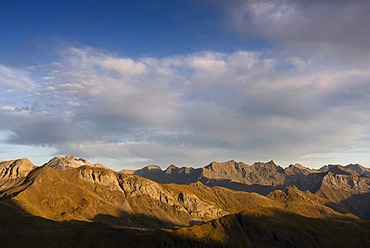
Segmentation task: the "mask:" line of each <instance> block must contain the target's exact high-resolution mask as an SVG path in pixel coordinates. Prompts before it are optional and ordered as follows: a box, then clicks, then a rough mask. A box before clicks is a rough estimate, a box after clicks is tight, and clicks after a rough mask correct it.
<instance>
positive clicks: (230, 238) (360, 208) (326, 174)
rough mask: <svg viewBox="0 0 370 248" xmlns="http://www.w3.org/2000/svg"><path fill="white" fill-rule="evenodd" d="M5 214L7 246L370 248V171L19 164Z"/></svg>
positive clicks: (4, 187)
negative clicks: (120, 168)
mask: <svg viewBox="0 0 370 248" xmlns="http://www.w3.org/2000/svg"><path fill="white" fill-rule="evenodd" d="M0 213H1V216H0V218H1V221H0V223H1V226H0V231H1V233H2V235H0V244H3V245H5V246H6V247H19V246H21V245H27V246H40V244H41V246H48V247H66V246H78V247H85V246H86V247H94V246H96V247H128V246H136V247H271V246H273V247H296V246H300V247H320V246H321V247H324V246H325V247H350V246H352V247H354V246H356V247H368V246H369V245H370V228H369V227H370V222H369V219H370V169H369V168H366V167H364V166H361V165H359V164H350V165H347V166H341V165H327V166H323V167H322V168H320V169H317V170H314V169H310V168H306V167H304V166H302V165H300V164H294V165H290V166H288V167H286V168H282V167H280V166H278V165H276V164H275V163H274V162H273V161H270V162H267V163H263V162H256V163H254V164H252V165H248V164H245V163H243V162H236V161H233V160H230V161H227V162H222V163H218V162H212V163H210V164H209V165H207V166H204V167H202V168H191V167H181V168H179V167H177V166H175V165H170V166H169V167H168V168H167V169H165V170H162V169H161V168H160V167H158V166H155V165H149V166H147V167H144V168H142V169H139V170H123V171H120V172H116V171H113V170H111V169H109V168H108V167H105V166H103V165H101V164H92V163H90V162H89V161H87V160H86V159H81V158H76V157H74V156H66V157H55V158H52V159H51V160H50V161H49V162H47V163H46V164H44V165H43V166H35V165H34V164H33V163H32V162H31V161H29V160H28V159H18V160H11V161H3V162H0ZM78 233H80V234H83V235H78ZM17 237H22V238H21V239H19V238H17ZM348 237H352V239H350V240H348ZM57 240H59V242H56V241H57ZM40 242H41V243H40Z"/></svg>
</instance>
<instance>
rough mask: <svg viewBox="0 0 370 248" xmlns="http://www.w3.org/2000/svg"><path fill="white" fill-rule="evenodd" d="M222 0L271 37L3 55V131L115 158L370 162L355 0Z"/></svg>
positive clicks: (368, 93)
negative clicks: (149, 53)
mask: <svg viewBox="0 0 370 248" xmlns="http://www.w3.org/2000/svg"><path fill="white" fill-rule="evenodd" d="M223 4H225V3H223ZM223 6H224V7H225V6H226V7H227V8H226V9H227V10H228V11H226V14H227V20H228V21H229V24H230V25H234V28H235V30H237V31H238V32H240V33H243V34H245V35H249V36H251V37H255V38H263V39H267V40H270V41H272V42H274V46H273V47H272V48H270V49H268V50H264V51H261V50H259V51H257V50H248V51H245V50H239V51H235V52H232V53H219V52H212V51H204V52H200V53H195V54H188V55H183V56H167V57H163V58H155V57H143V58H130V57H125V56H122V55H117V54H113V53H110V52H109V51H103V50H99V49H97V48H91V47H73V46H71V47H69V48H67V49H63V51H60V53H59V58H58V59H57V60H56V61H54V62H53V63H50V64H47V65H43V66H42V68H39V69H36V70H35V69H34V68H23V69H19V68H17V69H16V68H10V67H7V66H6V65H0V89H1V92H2V93H0V95H1V98H0V120H1V122H0V129H2V130H6V131H7V132H11V133H12V135H10V136H9V135H8V136H7V137H6V141H4V142H5V143H7V144H18V145H28V146H39V147H49V148H52V149H54V150H55V153H57V154H76V155H77V156H82V157H87V158H100V159H102V160H103V161H104V159H105V160H106V161H112V160H114V161H115V162H112V164H113V165H112V166H113V167H114V166H117V165H129V166H132V167H137V166H142V165H146V164H159V165H162V166H165V165H167V164H169V163H176V164H179V165H197V166H201V165H204V164H206V163H208V162H210V161H211V160H226V159H236V160H243V161H246V162H252V161H256V160H270V159H274V160H276V161H278V162H280V163H282V164H283V165H287V164H289V163H293V162H301V163H304V164H306V165H309V166H313V167H318V166H320V165H322V164H323V163H326V162H342V163H347V162H362V163H364V164H366V163H369V164H370V158H369V157H368V156H367V155H366V154H368V152H369V138H370V127H369V125H368V123H369V122H370V115H369V111H368V106H369V103H370V68H369V65H370V61H369V60H370V59H369V58H370V57H369V56H368V55H369V54H368V50H369V45H368V44H369V43H368V41H369V38H370V36H369V34H368V33H367V32H366V30H368V29H366V28H368V23H370V20H368V19H369V15H367V14H366V13H367V12H366V13H365V10H364V8H363V7H364V6H363V5H361V4H360V1H358V2H347V1H340V3H338V1H326V2H324V3H322V2H319V1H307V2H305V1H300V2H296V1H278V3H277V4H275V1H274V2H272V1H234V2H233V5H229V4H227V5H223ZM236 7H237V8H236ZM347 17H348V18H347ZM365 24H366V25H365ZM41 72H42V73H41ZM54 150H53V151H54ZM0 154H1V153H0ZM337 159H338V160H340V161H338V160H337ZM116 168H118V166H117V167H116Z"/></svg>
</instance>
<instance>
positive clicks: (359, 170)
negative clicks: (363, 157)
mask: <svg viewBox="0 0 370 248" xmlns="http://www.w3.org/2000/svg"><path fill="white" fill-rule="evenodd" d="M346 168H348V169H350V170H352V171H356V172H357V173H358V174H359V175H362V176H366V177H370V169H369V168H366V167H364V166H362V165H359V164H349V165H347V166H346Z"/></svg>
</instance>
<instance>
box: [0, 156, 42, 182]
mask: <svg viewBox="0 0 370 248" xmlns="http://www.w3.org/2000/svg"><path fill="white" fill-rule="evenodd" d="M35 168H36V166H35V165H34V164H32V162H31V161H29V160H28V159H26V158H22V159H17V160H11V161H4V162H0V180H4V179H18V178H23V177H26V176H27V175H28V173H30V172H31V171H32V170H33V169H35Z"/></svg>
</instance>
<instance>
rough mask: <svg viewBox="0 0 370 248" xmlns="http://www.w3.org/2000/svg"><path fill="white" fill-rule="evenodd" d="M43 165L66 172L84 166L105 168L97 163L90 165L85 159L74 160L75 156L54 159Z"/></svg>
mask: <svg viewBox="0 0 370 248" xmlns="http://www.w3.org/2000/svg"><path fill="white" fill-rule="evenodd" d="M45 165H47V166H50V167H52V168H55V169H58V170H68V169H72V168H78V167H81V166H84V165H87V166H91V167H99V168H106V167H105V166H103V165H101V164H99V163H97V164H92V163H90V162H89V161H87V160H86V159H83V158H76V157H75V156H65V157H54V158H52V159H51V160H50V161H49V162H47V163H46V164H45Z"/></svg>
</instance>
